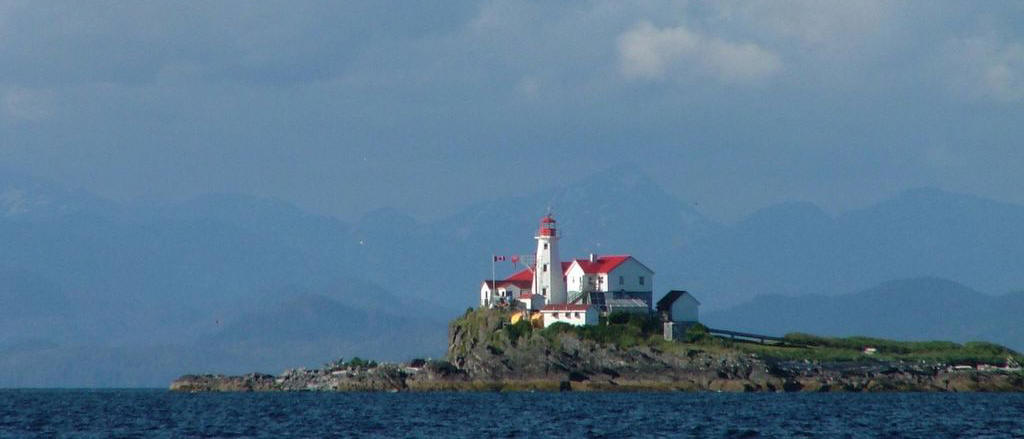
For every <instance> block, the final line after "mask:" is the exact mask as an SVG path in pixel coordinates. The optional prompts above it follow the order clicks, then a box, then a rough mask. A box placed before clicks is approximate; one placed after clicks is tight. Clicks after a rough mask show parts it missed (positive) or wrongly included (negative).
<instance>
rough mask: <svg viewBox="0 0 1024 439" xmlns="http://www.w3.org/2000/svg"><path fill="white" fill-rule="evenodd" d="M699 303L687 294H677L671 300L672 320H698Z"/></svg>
mask: <svg viewBox="0 0 1024 439" xmlns="http://www.w3.org/2000/svg"><path fill="white" fill-rule="evenodd" d="M699 313H700V303H698V302H697V299H694V298H693V296H691V295H689V294H684V295H682V296H679V298H678V299H676V301H675V302H672V321H675V322H699V321H700V315H699Z"/></svg>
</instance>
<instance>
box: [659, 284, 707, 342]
mask: <svg viewBox="0 0 1024 439" xmlns="http://www.w3.org/2000/svg"><path fill="white" fill-rule="evenodd" d="M658 314H660V315H661V321H662V325H663V328H662V329H663V331H664V336H665V340H670V341H671V340H678V339H679V338H680V337H681V335H682V334H683V332H684V331H686V329H687V328H689V327H690V326H692V325H695V324H697V323H698V322H699V321H700V302H698V301H697V299H696V298H695V297H693V296H692V295H691V294H690V293H688V292H686V291H679V290H672V291H669V292H668V294H665V297H662V298H661V300H658Z"/></svg>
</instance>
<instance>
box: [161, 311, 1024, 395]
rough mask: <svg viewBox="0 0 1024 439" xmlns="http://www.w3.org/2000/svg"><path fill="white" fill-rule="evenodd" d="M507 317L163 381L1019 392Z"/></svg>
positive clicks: (998, 376)
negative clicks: (429, 341)
mask: <svg viewBox="0 0 1024 439" xmlns="http://www.w3.org/2000/svg"><path fill="white" fill-rule="evenodd" d="M508 317H509V316H508V314H506V313H502V312H499V311H487V310H477V311H472V312H469V313H467V314H466V315H464V316H462V317H460V318H458V319H456V320H455V321H453V322H452V323H451V324H450V325H449V340H448V342H449V346H448V352H447V354H446V361H425V362H424V361H416V362H412V363H410V364H405V365H395V364H383V365H370V366H367V365H363V366H358V367H353V366H340V365H336V366H330V367H325V368H323V369H312V370H306V369H296V370H288V371H285V372H284V373H283V374H281V375H279V376H272V375H265V374H249V375H245V376H239V377H228V376H221V375H187V376H183V377H181V378H179V379H178V380H176V381H175V382H174V383H173V384H172V385H171V390H176V391H295V390H327V391H330V390H334V391H398V390H403V391H404V390H410V391H428V390H527V389H535V390H613V391H614V390H618V391H628V390H648V391H659V390H660V391H671V390H684V391H771V392H780V391H1024V375H1022V374H1021V372H1020V371H1016V372H1014V371H1006V370H985V371H982V370H975V369H964V368H954V367H952V366H950V365H947V364H942V363H939V362H928V361H914V362H905V361H878V360H873V359H863V360H857V361H832V362H826V361H813V360H810V359H805V360H779V359H773V358H765V357H762V356H759V355H757V354H752V353H746V352H743V351H742V350H739V349H735V348H732V347H730V346H728V345H724V344H721V343H714V342H704V343H692V344H687V343H679V342H665V341H662V340H659V339H657V337H653V338H650V337H648V338H637V337H632V338H630V337H622V338H620V339H617V342H608V341H603V342H602V341H596V340H595V339H593V338H594V337H581V336H580V335H579V333H578V331H559V330H554V328H549V329H547V330H538V329H530V328H528V327H526V326H525V325H509V324H508V323H507V322H508ZM599 330H600V329H599V328H598V330H597V331H594V333H599ZM627 335H628V334H627ZM596 338H598V339H599V338H600V337H596Z"/></svg>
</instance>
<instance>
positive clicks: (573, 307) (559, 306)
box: [541, 303, 593, 311]
mask: <svg viewBox="0 0 1024 439" xmlns="http://www.w3.org/2000/svg"><path fill="white" fill-rule="evenodd" d="M591 306H593V305H579V304H575V303H553V304H551V305H545V306H544V308H542V309H541V311H586V310H588V309H590V307H591Z"/></svg>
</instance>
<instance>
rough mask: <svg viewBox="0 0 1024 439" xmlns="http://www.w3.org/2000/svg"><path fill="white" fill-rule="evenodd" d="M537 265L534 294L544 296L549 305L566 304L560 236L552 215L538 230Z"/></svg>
mask: <svg viewBox="0 0 1024 439" xmlns="http://www.w3.org/2000/svg"><path fill="white" fill-rule="evenodd" d="M535 238H536V239H537V265H536V267H535V268H534V277H533V293H534V294H540V295H542V296H544V299H545V302H546V303H548V304H556V303H565V302H566V300H567V299H568V298H567V297H566V293H565V278H563V277H562V274H563V273H562V262H561V259H559V258H558V234H557V232H556V227H555V219H554V218H553V217H552V216H551V214H550V213H549V214H547V215H545V216H544V217H543V218H541V219H540V229H538V230H537V236H536V237H535Z"/></svg>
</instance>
